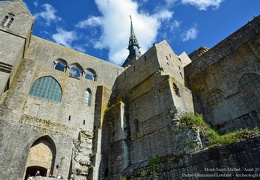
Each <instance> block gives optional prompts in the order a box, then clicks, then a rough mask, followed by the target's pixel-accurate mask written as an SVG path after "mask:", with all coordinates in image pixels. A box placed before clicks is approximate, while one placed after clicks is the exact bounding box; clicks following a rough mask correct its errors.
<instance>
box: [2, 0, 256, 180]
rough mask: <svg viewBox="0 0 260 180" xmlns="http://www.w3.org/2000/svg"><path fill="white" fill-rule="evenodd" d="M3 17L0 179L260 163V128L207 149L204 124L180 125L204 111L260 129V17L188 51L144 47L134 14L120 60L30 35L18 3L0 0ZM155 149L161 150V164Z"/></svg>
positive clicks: (179, 171) (225, 125) (174, 172)
mask: <svg viewBox="0 0 260 180" xmlns="http://www.w3.org/2000/svg"><path fill="white" fill-rule="evenodd" d="M0 23H1V24H0V159H1V161H0V179H10V180H19V179H25V178H26V177H27V176H28V174H32V175H34V174H35V173H36V171H37V170H40V172H41V175H42V176H49V174H50V173H51V174H54V175H55V176H57V175H58V174H61V175H62V176H63V177H64V179H75V180H81V179H94V180H97V179H100V180H102V179H118V180H119V179H138V178H139V179H146V178H151V177H153V178H155V179H181V177H183V176H186V175H187V174H191V175H194V173H201V174H203V173H205V168H211V169H212V168H223V169H227V168H237V171H239V168H259V167H260V156H259V153H260V138H259V137H258V136H256V137H253V138H248V139H245V140H243V141H240V142H237V143H235V144H231V145H227V146H219V147H213V148H204V147H205V144H206V143H205V142H206V140H205V139H206V138H205V137H204V135H203V132H202V131H200V130H199V129H196V128H185V127H180V122H179V117H181V116H182V115H183V113H184V112H192V113H193V112H197V113H200V114H203V117H204V120H205V121H206V122H207V123H208V124H210V125H211V126H212V127H213V128H214V129H216V130H218V131H219V132H221V133H228V132H233V131H236V130H239V129H246V128H248V129H254V128H255V127H260V17H259V16H258V17H254V19H252V20H251V21H249V22H248V23H247V24H246V25H245V26H243V27H241V28H240V29H239V30H237V31H236V32H234V33H233V34H231V35H230V36H229V37H227V38H226V39H224V40H223V41H221V42H220V43H218V44H217V45H216V46H214V47H212V48H211V49H208V48H205V47H201V48H200V49H198V50H196V51H194V52H193V53H191V54H190V55H189V56H188V55H187V54H186V53H185V52H184V53H182V54H180V55H176V54H175V53H174V51H173V50H172V49H171V47H170V46H169V44H168V43H167V42H166V41H162V42H160V43H158V44H156V43H155V44H153V45H151V48H150V49H149V50H148V51H147V52H145V53H144V54H141V53H140V52H139V45H138V41H137V39H136V37H135V34H134V31H133V26H132V23H131V28H130V29H131V31H130V38H129V47H128V49H129V56H128V57H127V58H126V61H125V63H124V64H123V66H122V67H121V66H117V65H114V64H111V63H109V62H106V61H104V60H101V59H98V58H96V57H92V56H90V55H87V54H83V53H81V52H78V51H75V50H73V49H70V48H67V47H64V46H61V45H57V44H55V43H52V42H50V41H47V40H44V39H41V38H39V37H35V36H33V35H32V30H33V23H34V17H33V16H32V15H31V14H30V12H29V11H28V9H27V8H26V6H25V5H24V4H23V2H22V0H12V1H1V2H0ZM149 157H160V162H157V164H156V167H155V168H154V169H153V168H152V167H151V165H149ZM240 170H241V169H240ZM154 171H155V172H156V173H153V172H154ZM149 174H150V176H149ZM155 174H156V175H155ZM152 175H153V176H152ZM46 179H47V178H46ZM195 179H196V178H195Z"/></svg>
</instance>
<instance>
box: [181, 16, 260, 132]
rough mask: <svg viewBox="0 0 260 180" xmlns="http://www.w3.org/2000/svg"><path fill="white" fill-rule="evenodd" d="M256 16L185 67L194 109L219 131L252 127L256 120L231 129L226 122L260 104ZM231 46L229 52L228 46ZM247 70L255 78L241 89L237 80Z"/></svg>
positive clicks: (257, 19) (257, 24) (259, 62)
mask: <svg viewBox="0 0 260 180" xmlns="http://www.w3.org/2000/svg"><path fill="white" fill-rule="evenodd" d="M259 19H260V17H256V18H254V20H252V21H251V22H249V23H248V24H247V25H245V26H244V27H242V28H241V29H239V30H238V31H236V32H235V33H233V34H232V35H230V36H229V37H228V38H226V39H225V40H223V41H222V42H221V43H219V44H218V45H216V46H215V47H213V48H211V49H210V50H208V51H207V52H206V53H204V54H203V55H201V56H200V58H199V59H197V60H195V61H193V62H192V63H191V64H189V65H187V66H186V67H185V74H186V78H187V81H188V86H189V88H190V89H191V91H192V92H193V95H194V97H195V98H194V104H195V110H196V111H197V112H199V113H202V114H203V115H204V118H205V120H206V121H207V122H208V123H210V124H211V125H213V126H215V127H216V128H220V129H222V131H224V129H225V131H230V130H232V129H233V130H236V129H240V128H247V127H250V128H251V127H252V125H253V124H255V125H257V124H258V123H257V121H259V118H257V117H256V118H249V119H248V121H254V122H253V123H249V124H251V125H250V126H248V125H247V122H242V123H237V125H236V128H230V127H231V126H230V125H229V124H231V123H232V121H236V120H235V119H239V118H240V117H242V116H244V115H245V114H248V113H250V112H254V111H256V112H257V109H259V107H260V101H259V88H257V87H259V83H258V81H259V75H260V71H259V69H260V61H259V59H260V56H259V51H260V46H259V42H260V34H259V33H260V32H259V29H260V27H259ZM231 47H232V51H231V50H230V49H229V48H231ZM247 73H251V74H255V75H256V76H258V78H256V81H255V83H252V84H255V85H250V83H248V84H247V85H245V87H246V88H247V90H241V89H239V82H240V80H241V77H242V76H243V75H244V74H247ZM253 86H256V87H253ZM250 119H251V120H250ZM229 121H230V122H229ZM237 122H239V121H237ZM225 126H229V127H225ZM257 126H258V125H257ZM258 127H259V126H258Z"/></svg>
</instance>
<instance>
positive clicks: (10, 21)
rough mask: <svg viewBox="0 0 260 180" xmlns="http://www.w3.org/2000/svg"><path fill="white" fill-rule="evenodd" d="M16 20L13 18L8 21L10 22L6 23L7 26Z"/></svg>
mask: <svg viewBox="0 0 260 180" xmlns="http://www.w3.org/2000/svg"><path fill="white" fill-rule="evenodd" d="M13 21H14V18H11V19H10V20H9V22H8V24H7V25H6V27H8V28H9V27H10V26H11V24H12V22H13Z"/></svg>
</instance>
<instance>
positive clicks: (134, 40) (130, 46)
mask: <svg viewBox="0 0 260 180" xmlns="http://www.w3.org/2000/svg"><path fill="white" fill-rule="evenodd" d="M129 17H130V22H131V26H130V37H129V44H128V50H129V53H131V51H132V50H133V49H134V48H133V47H134V46H136V47H137V48H138V49H139V48H140V47H139V44H138V41H137V38H136V36H135V32H134V27H133V22H132V17H131V15H130V16H129Z"/></svg>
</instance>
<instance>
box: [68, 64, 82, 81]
mask: <svg viewBox="0 0 260 180" xmlns="http://www.w3.org/2000/svg"><path fill="white" fill-rule="evenodd" d="M81 75H82V71H81V69H80V68H79V67H78V66H76V65H72V66H71V67H70V69H69V76H70V77H74V78H77V79H79V78H80V77H81Z"/></svg>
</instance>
